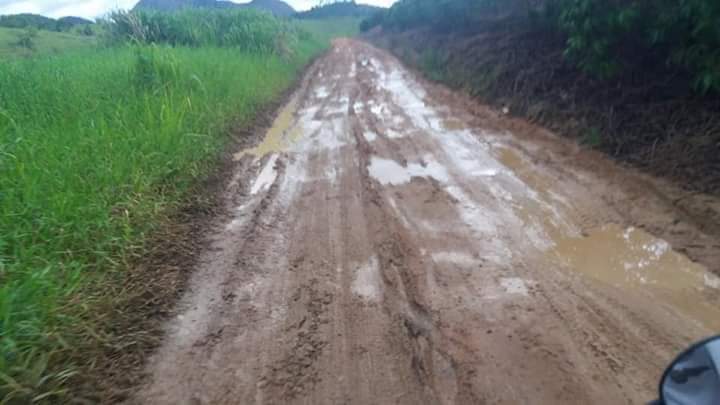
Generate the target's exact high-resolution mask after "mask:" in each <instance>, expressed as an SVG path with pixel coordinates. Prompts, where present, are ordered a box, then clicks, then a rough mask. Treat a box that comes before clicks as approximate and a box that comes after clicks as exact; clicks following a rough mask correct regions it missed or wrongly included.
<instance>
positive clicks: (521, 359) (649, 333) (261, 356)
mask: <svg viewBox="0 0 720 405" xmlns="http://www.w3.org/2000/svg"><path fill="white" fill-rule="evenodd" d="M235 158H236V159H237V161H238V165H237V169H236V170H235V172H234V173H233V177H232V178H231V179H230V180H229V181H228V185H227V187H226V197H225V203H226V210H227V215H226V216H223V217H221V218H220V219H224V221H223V222H222V223H220V224H218V226H217V227H216V229H215V230H214V231H213V232H212V236H211V240H210V246H209V248H208V249H207V250H206V251H205V252H204V253H203V254H202V255H201V257H200V259H199V262H198V265H197V269H196V271H195V273H194V276H193V279H192V281H191V285H190V288H189V290H188V292H187V294H186V296H185V297H184V299H183V300H182V303H181V305H180V307H179V309H178V315H177V317H176V318H175V319H174V320H173V321H172V322H171V324H169V325H168V330H167V337H166V340H165V343H164V344H163V346H162V347H161V348H160V350H159V351H158V352H157V353H156V355H155V356H154V357H153V359H152V360H151V361H150V365H149V367H148V370H147V371H148V379H147V382H146V384H145V385H144V386H143V387H141V389H140V390H139V391H138V393H137V395H136V397H135V398H134V399H133V401H134V402H137V403H153V404H182V403H187V404H219V403H238V404H240V403H242V404H248V403H303V404H310V403H312V404H316V403H357V404H367V403H399V404H417V403H443V404H445V403H449V404H450V403H540V404H558V403H568V404H571V403H572V404H576V403H643V402H645V401H647V400H649V399H652V398H653V397H654V395H655V389H656V384H657V379H658V378H659V375H660V373H661V372H662V370H663V367H664V365H665V364H666V363H667V362H668V361H669V360H670V359H671V358H672V356H673V355H674V354H675V352H677V351H678V350H679V349H680V348H681V347H683V346H684V345H687V344H688V343H689V342H691V341H693V340H696V339H698V338H701V337H704V336H707V335H709V334H711V333H712V331H716V330H717V329H718V328H719V327H720V296H719V294H718V292H720V291H719V290H718V289H719V288H720V279H719V278H718V277H717V276H716V275H715V274H714V273H715V272H717V271H718V270H720V269H718V268H717V266H718V258H719V257H720V256H719V255H720V242H718V240H717V238H716V237H715V236H713V232H711V230H714V229H717V226H716V225H713V223H712V221H709V220H707V219H706V218H701V217H697V216H695V215H693V214H692V212H690V211H688V210H684V209H681V208H679V207H678V205H677V204H676V201H675V200H676V199H677V198H681V197H682V196H683V195H684V194H682V192H681V191H679V190H676V189H673V188H672V187H671V186H669V185H667V184H665V183H664V182H662V181H660V180H656V179H652V178H648V177H645V176H642V175H639V174H636V173H634V172H632V171H630V170H627V169H625V168H621V167H618V166H617V165H615V164H614V163H612V162H610V161H609V160H607V159H605V158H604V157H602V156H600V155H598V154H595V153H592V152H587V151H584V150H581V149H580V148H578V147H577V146H576V145H575V144H573V143H570V142H568V141H567V140H563V139H559V138H557V137H556V136H554V135H553V134H551V133H549V132H547V131H544V130H542V129H540V128H538V127H535V126H533V125H530V124H528V123H526V122H524V121H521V120H517V119H510V118H507V117H505V116H503V115H502V114H501V113H498V112H496V111H494V110H492V109H490V108H488V107H485V106H481V105H477V104H474V103H473V102H471V101H470V100H468V99H466V98H464V97H463V96H460V95H457V94H454V93H452V92H450V91H448V90H446V89H444V88H442V87H439V86H435V85H432V84H428V83H425V82H424V81H422V80H421V79H418V78H416V77H415V76H414V75H413V74H412V73H411V72H410V71H408V70H407V69H406V68H404V67H403V66H402V65H401V64H400V63H399V62H398V61H397V60H396V59H395V58H394V57H392V56H390V55H389V54H388V53H386V52H384V51H381V50H378V49H376V48H374V47H372V46H370V45H367V44H365V43H363V42H358V41H353V40H339V41H337V42H336V43H335V44H334V46H333V49H332V50H331V51H330V52H329V53H328V54H327V55H326V56H325V57H324V58H322V59H321V60H319V61H318V62H317V63H316V64H315V65H314V66H313V67H312V68H311V69H310V70H309V72H308V74H307V76H306V78H305V80H304V82H303V85H302V86H301V88H300V89H299V90H298V91H297V93H296V94H295V95H294V96H293V97H292V98H291V99H290V100H289V101H288V104H287V106H286V107H285V108H284V109H283V110H282V111H281V112H280V113H279V114H278V117H277V119H276V121H275V123H274V125H273V127H272V128H271V129H270V130H269V131H268V133H267V136H266V137H265V139H264V140H263V141H262V142H261V143H260V144H259V145H257V146H255V147H253V148H250V149H245V150H238V151H237V154H236V155H235ZM678 196H679V197H678ZM704 201H705V203H706V204H707V206H708V207H709V206H710V204H714V203H715V202H714V200H712V199H710V198H709V197H708V198H707V199H706V200H704Z"/></svg>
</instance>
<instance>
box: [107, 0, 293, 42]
mask: <svg viewBox="0 0 720 405" xmlns="http://www.w3.org/2000/svg"><path fill="white" fill-rule="evenodd" d="M197 21H202V22H203V23H202V24H198V23H197ZM107 33H108V36H109V39H110V41H111V42H113V43H117V42H119V43H125V42H135V43H142V44H151V43H152V44H169V45H174V46H177V45H182V46H190V47H201V46H221V47H234V48H238V49H241V50H244V51H248V52H260V53H269V52H274V51H281V50H282V51H287V50H289V49H290V48H292V47H293V46H294V45H295V43H293V41H297V38H298V35H297V34H298V32H297V30H294V29H293V27H292V26H291V25H288V24H285V23H283V22H281V21H279V20H277V19H275V18H274V17H272V16H271V15H270V14H268V13H264V12H260V11H255V10H232V9H228V10H224V11H221V12H218V11H217V10H212V9H183V10H180V11H177V12H173V13H163V12H153V11H137V12H132V13H126V12H121V13H115V14H113V15H112V16H110V21H109V24H108V27H107Z"/></svg>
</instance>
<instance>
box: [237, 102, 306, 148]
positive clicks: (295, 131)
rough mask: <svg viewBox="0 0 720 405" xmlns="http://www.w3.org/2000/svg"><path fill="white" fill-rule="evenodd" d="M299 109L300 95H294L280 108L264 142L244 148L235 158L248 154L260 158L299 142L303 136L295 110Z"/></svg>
mask: <svg viewBox="0 0 720 405" xmlns="http://www.w3.org/2000/svg"><path fill="white" fill-rule="evenodd" d="M297 109H298V96H297V95H295V96H293V97H292V98H291V99H290V101H289V102H288V103H287V104H286V105H285V106H284V107H283V108H282V110H280V114H278V116H277V117H275V120H274V121H273V124H272V126H271V127H270V129H269V130H268V131H267V134H266V135H265V138H263V140H262V142H260V144H259V145H257V146H256V147H254V148H249V149H245V150H242V151H240V152H238V153H236V154H235V156H234V159H235V160H240V159H242V158H243V157H244V156H246V155H251V156H254V157H255V158H256V159H259V158H261V157H263V156H265V155H267V154H270V153H278V152H282V151H284V150H286V149H287V148H288V147H289V146H290V145H292V144H293V143H295V142H297V140H298V139H300V136H302V131H301V129H300V127H299V126H298V125H293V124H294V122H295V112H296V111H297Z"/></svg>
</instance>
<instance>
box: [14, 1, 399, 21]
mask: <svg viewBox="0 0 720 405" xmlns="http://www.w3.org/2000/svg"><path fill="white" fill-rule="evenodd" d="M286 1H287V3H288V4H290V5H291V6H293V7H294V8H295V9H296V10H307V9H309V8H311V7H312V6H314V5H316V4H318V3H319V0H286ZM137 2H138V0H60V1H58V0H34V1H27V0H0V14H17V13H34V14H42V15H46V16H48V17H54V18H57V17H63V16H68V15H73V16H78V17H85V18H95V17H99V16H102V15H104V14H106V13H108V12H110V11H112V10H117V9H130V8H132V7H133V6H134V5H135V4H136V3H137ZM236 2H237V3H244V2H245V1H236ZM394 2H395V0H360V1H358V3H365V4H372V5H376V6H385V7H387V6H389V5H390V4H392V3H394Z"/></svg>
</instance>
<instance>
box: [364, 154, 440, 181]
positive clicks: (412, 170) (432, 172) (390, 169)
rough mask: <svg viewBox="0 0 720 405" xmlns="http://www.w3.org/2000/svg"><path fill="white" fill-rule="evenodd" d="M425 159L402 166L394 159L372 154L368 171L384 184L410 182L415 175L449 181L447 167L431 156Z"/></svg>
mask: <svg viewBox="0 0 720 405" xmlns="http://www.w3.org/2000/svg"><path fill="white" fill-rule="evenodd" d="M423 160H424V162H423V163H422V164H420V163H409V164H408V165H407V166H401V165H400V164H399V163H398V162H396V161H394V160H392V159H383V158H379V157H377V156H372V157H371V158H370V165H368V172H369V174H370V176H371V177H372V178H374V179H375V180H377V181H378V182H380V184H383V185H388V184H389V185H393V186H399V185H401V184H405V183H407V182H409V181H410V180H412V178H413V177H432V178H434V179H435V180H438V181H441V182H447V181H448V173H447V171H446V170H445V167H443V166H442V165H440V164H439V163H437V162H436V161H434V160H432V159H431V156H425V157H424V158H423Z"/></svg>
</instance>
